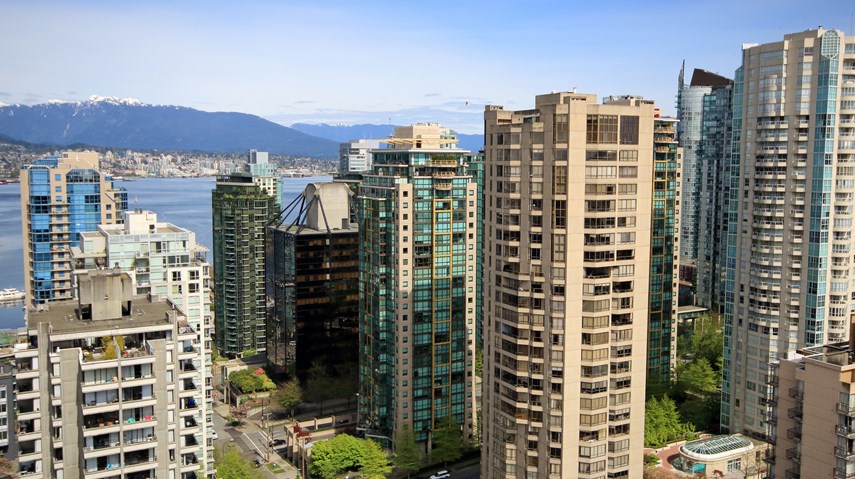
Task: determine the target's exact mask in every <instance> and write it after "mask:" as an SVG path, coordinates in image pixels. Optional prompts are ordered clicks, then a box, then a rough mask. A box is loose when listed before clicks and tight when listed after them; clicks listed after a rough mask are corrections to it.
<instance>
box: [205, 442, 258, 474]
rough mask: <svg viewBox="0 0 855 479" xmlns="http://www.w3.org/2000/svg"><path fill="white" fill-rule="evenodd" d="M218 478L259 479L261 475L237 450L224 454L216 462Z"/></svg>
mask: <svg viewBox="0 0 855 479" xmlns="http://www.w3.org/2000/svg"><path fill="white" fill-rule="evenodd" d="M215 467H216V468H217V477H219V478H222V479H258V478H259V477H260V476H261V475H260V474H259V473H258V470H257V469H255V468H254V467H252V464H250V463H249V460H247V459H246V458H244V457H243V455H241V453H240V452H238V450H237V449H232V450H230V451H228V452H226V453H225V454H222V455H221V456H220V457H219V458H218V460H217V461H216V465H215Z"/></svg>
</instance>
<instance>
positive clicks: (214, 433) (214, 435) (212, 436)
mask: <svg viewBox="0 0 855 479" xmlns="http://www.w3.org/2000/svg"><path fill="white" fill-rule="evenodd" d="M217 438H218V436H217V431H213V432H212V433H211V439H213V440H215V441H216V440H217Z"/></svg>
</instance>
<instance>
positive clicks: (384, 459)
mask: <svg viewBox="0 0 855 479" xmlns="http://www.w3.org/2000/svg"><path fill="white" fill-rule="evenodd" d="M361 447H362V455H361V457H360V459H359V473H360V474H362V475H363V476H364V477H365V479H384V478H385V477H386V475H387V474H389V473H390V472H392V462H391V461H389V456H387V455H386V452H385V451H384V450H383V448H382V447H381V446H380V443H378V442H376V441H373V440H371V439H363V440H362V441H361Z"/></svg>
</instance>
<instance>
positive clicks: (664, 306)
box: [609, 102, 683, 396]
mask: <svg viewBox="0 0 855 479" xmlns="http://www.w3.org/2000/svg"><path fill="white" fill-rule="evenodd" d="M609 103H611V102H609ZM654 117H655V118H654V122H653V173H652V174H653V176H652V181H653V202H652V209H651V216H652V218H651V224H650V244H651V250H650V311H649V314H648V322H647V395H648V396H652V395H653V394H661V393H663V392H664V391H665V390H666V389H667V388H668V387H669V386H670V384H671V382H672V379H673V378H672V374H673V372H674V370H675V369H676V367H677V295H678V284H677V282H678V280H679V261H680V254H679V249H680V214H679V212H680V188H679V187H678V186H677V185H679V184H680V177H681V166H682V164H681V161H682V156H683V149H682V148H679V147H677V135H676V128H675V125H676V124H677V119H676V118H669V117H661V116H659V112H658V110H657V111H656V113H655V114H654Z"/></svg>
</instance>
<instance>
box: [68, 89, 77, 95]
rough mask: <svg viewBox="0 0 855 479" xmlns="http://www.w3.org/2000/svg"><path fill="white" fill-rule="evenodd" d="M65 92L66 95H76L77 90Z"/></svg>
mask: <svg viewBox="0 0 855 479" xmlns="http://www.w3.org/2000/svg"><path fill="white" fill-rule="evenodd" d="M65 94H66V95H77V92H76V91H74V90H68V91H67V92H65Z"/></svg>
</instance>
